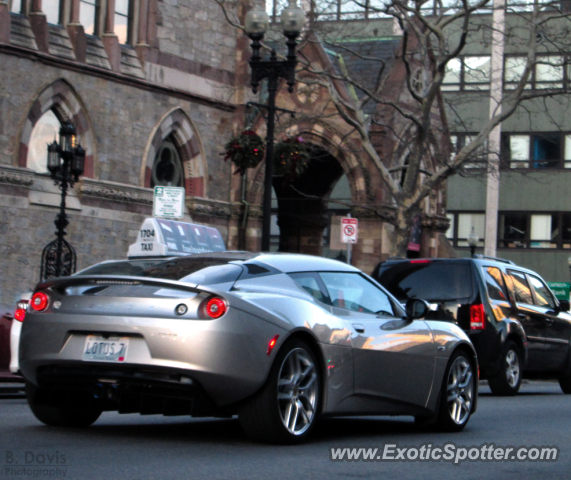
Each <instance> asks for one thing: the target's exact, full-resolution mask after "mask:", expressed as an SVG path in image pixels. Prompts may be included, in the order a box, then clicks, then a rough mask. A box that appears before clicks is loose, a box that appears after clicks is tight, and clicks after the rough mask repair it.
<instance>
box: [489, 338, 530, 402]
mask: <svg viewBox="0 0 571 480" xmlns="http://www.w3.org/2000/svg"><path fill="white" fill-rule="evenodd" d="M521 375H522V361H521V353H520V351H519V348H518V347H517V345H516V344H515V343H514V342H512V341H511V340H508V341H507V342H506V344H505V345H504V349H503V351H502V358H501V360H500V371H499V372H498V374H497V375H495V376H493V377H490V378H489V379H488V383H489V384H490V389H491V390H492V393H493V394H494V395H503V396H512V395H516V394H517V392H519V387H520V386H521Z"/></svg>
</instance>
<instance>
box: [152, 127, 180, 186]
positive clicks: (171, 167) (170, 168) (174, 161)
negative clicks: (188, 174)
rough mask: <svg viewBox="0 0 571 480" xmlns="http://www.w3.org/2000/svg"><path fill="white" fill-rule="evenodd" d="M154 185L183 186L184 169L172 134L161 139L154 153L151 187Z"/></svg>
mask: <svg viewBox="0 0 571 480" xmlns="http://www.w3.org/2000/svg"><path fill="white" fill-rule="evenodd" d="M155 186H169V187H183V186H184V169H183V166H182V161H181V159H180V154H179V153H178V150H177V148H176V145H175V142H174V139H173V138H172V135H171V136H169V137H167V138H166V139H165V140H164V141H163V143H162V144H161V146H160V147H159V149H158V151H157V154H156V155H155V161H154V163H153V169H152V172H151V187H155Z"/></svg>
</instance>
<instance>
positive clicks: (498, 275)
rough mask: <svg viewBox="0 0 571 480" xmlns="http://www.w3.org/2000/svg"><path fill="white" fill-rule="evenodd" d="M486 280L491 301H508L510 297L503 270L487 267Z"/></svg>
mask: <svg viewBox="0 0 571 480" xmlns="http://www.w3.org/2000/svg"><path fill="white" fill-rule="evenodd" d="M484 278H485V279H486V288H487V290H488V296H489V297H490V300H504V301H507V299H508V295H507V291H506V286H505V283H504V276H503V275H502V272H501V270H500V269H499V268H497V267H486V269H485V277H484Z"/></svg>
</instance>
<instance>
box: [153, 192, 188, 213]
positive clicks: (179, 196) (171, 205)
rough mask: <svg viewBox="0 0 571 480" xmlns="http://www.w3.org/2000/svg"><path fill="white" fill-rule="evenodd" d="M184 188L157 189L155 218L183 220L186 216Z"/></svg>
mask: <svg viewBox="0 0 571 480" xmlns="http://www.w3.org/2000/svg"><path fill="white" fill-rule="evenodd" d="M184 195H185V191H184V188H181V187H155V192H154V195H153V217H160V218H182V217H183V216H184Z"/></svg>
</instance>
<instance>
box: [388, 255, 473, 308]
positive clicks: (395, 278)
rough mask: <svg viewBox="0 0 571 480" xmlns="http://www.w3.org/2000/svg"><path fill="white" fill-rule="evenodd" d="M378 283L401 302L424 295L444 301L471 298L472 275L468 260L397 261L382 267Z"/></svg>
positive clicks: (431, 299) (428, 299)
mask: <svg viewBox="0 0 571 480" xmlns="http://www.w3.org/2000/svg"><path fill="white" fill-rule="evenodd" d="M377 280H378V281H379V283H380V284H381V285H383V286H384V287H385V288H386V289H387V290H388V291H389V292H391V293H392V294H393V295H394V296H395V297H396V298H397V299H398V300H399V301H401V302H403V301H406V300H407V299H408V298H422V299H424V300H427V301H431V302H435V301H444V300H457V299H461V298H469V297H470V296H471V294H472V276H471V274H470V266H469V264H467V263H451V262H450V263H448V262H446V263H444V262H442V263H440V262H426V263H405V262H403V263H398V264H393V265H384V266H381V268H380V271H379V276H378V278H377Z"/></svg>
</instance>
